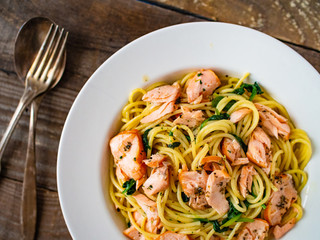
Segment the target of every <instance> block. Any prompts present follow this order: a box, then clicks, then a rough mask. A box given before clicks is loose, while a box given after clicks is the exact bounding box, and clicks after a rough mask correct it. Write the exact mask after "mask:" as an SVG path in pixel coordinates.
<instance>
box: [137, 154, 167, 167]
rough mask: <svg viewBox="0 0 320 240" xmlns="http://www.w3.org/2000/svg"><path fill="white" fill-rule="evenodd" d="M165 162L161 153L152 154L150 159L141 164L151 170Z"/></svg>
mask: <svg viewBox="0 0 320 240" xmlns="http://www.w3.org/2000/svg"><path fill="white" fill-rule="evenodd" d="M164 160H166V156H165V155H163V154H161V153H156V154H152V155H151V156H150V159H146V160H143V162H144V163H145V164H146V165H147V166H148V167H151V168H156V167H160V166H161V165H162V162H163V161H164Z"/></svg>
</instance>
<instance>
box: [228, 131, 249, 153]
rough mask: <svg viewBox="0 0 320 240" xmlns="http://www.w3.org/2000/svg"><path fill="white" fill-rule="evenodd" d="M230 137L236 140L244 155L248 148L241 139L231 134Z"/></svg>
mask: <svg viewBox="0 0 320 240" xmlns="http://www.w3.org/2000/svg"><path fill="white" fill-rule="evenodd" d="M231 135H232V136H234V137H235V139H236V140H237V142H238V143H239V144H240V146H241V148H242V149H243V151H244V152H245V153H246V152H247V151H248V146H247V145H246V144H245V143H244V142H243V140H242V139H241V137H238V136H237V135H235V134H231Z"/></svg>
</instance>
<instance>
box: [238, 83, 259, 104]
mask: <svg viewBox="0 0 320 240" xmlns="http://www.w3.org/2000/svg"><path fill="white" fill-rule="evenodd" d="M244 90H247V91H248V92H251V95H250V97H249V100H250V101H252V100H253V98H254V97H255V96H256V95H257V94H262V93H263V91H262V90H261V88H260V86H259V84H258V83H257V82H255V83H254V84H249V83H242V84H241V86H240V88H236V89H235V90H233V93H235V94H238V95H242V94H244V92H245V91H244Z"/></svg>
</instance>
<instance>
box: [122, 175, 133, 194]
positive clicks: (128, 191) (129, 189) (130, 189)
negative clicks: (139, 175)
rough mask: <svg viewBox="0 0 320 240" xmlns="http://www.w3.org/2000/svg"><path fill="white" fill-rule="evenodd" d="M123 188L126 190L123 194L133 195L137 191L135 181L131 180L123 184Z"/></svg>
mask: <svg viewBox="0 0 320 240" xmlns="http://www.w3.org/2000/svg"><path fill="white" fill-rule="evenodd" d="M122 187H123V188H124V190H123V192H122V193H123V194H126V195H132V194H133V193H134V192H135V191H136V181H135V180H134V179H130V180H128V181H126V182H124V183H123V185H122Z"/></svg>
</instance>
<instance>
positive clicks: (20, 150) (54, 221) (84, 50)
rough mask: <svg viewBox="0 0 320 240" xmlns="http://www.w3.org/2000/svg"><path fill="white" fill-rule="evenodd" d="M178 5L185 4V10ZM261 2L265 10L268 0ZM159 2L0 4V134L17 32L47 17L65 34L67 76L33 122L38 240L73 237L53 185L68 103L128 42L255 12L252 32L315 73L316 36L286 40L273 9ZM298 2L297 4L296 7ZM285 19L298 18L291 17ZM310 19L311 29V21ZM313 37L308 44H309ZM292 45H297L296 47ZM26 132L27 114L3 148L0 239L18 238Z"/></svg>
mask: <svg viewBox="0 0 320 240" xmlns="http://www.w3.org/2000/svg"><path fill="white" fill-rule="evenodd" d="M182 2H185V3H184V4H182ZM226 2H227V1H226ZM265 2H266V3H265V4H267V3H270V2H271V0H266V1H265ZM294 2H296V1H294ZM157 3H161V6H157V5H154V4H149V3H148V2H146V1H144V2H142V1H136V0H118V1H112V0H96V1H90V0H69V1H64V0H49V1H45V0H32V1H16V0H14V1H10V0H1V4H0V12H1V14H0V31H1V35H0V135H1V136H2V134H3V132H4V130H5V128H6V127H7V124H8V122H9V120H10V118H11V116H12V114H13V112H14V110H15V108H16V106H17V104H18V101H19V98H20V96H21V95H22V92H23V84H22V82H21V81H20V80H18V78H17V75H16V74H15V70H14V63H13V51H14V40H15V37H16V34H17V32H18V30H19V27H20V26H21V25H22V23H23V22H24V21H26V20H27V19H29V18H32V17H35V16H47V17H49V18H51V19H52V20H53V21H55V22H56V23H57V24H59V25H61V26H63V27H64V28H65V29H66V30H67V31H69V33H70V34H69V39H68V43H67V65H66V70H65V73H64V75H63V78H62V80H61V81H60V83H59V84H58V86H57V87H56V88H55V89H53V90H52V91H51V92H49V93H48V94H47V95H46V96H45V98H44V100H43V102H42V104H41V107H40V110H39V116H38V124H37V136H36V158H37V184H38V185H37V186H38V199H37V201H38V223H37V233H36V239H49V240H50V239H70V238H71V237H70V235H69V234H68V230H67V228H66V225H65V222H64V220H63V217H62V213H61V210H60V206H59V200H58V195H57V185H56V159H57V151H58V145H59V140H60V136H61V132H62V128H63V125H64V122H65V119H66V117H67V114H68V111H69V109H70V107H71V105H72V103H73V101H74V100H75V98H76V96H77V94H78V93H79V91H80V90H81V88H82V87H83V85H84V84H85V83H86V81H87V80H88V78H89V77H90V76H91V74H92V73H93V72H94V71H95V70H96V69H97V68H98V67H99V66H100V65H101V64H102V63H103V62H104V61H105V60H106V59H107V58H108V57H110V56H111V55H112V54H113V53H114V52H116V51H117V50H118V49H120V48H121V47H122V46H124V45H126V44H127V43H129V42H131V41H132V40H134V39H136V38H138V37H140V36H142V35H144V34H146V33H149V32H151V31H153V30H156V29H159V28H162V27H165V26H169V25H174V24H178V23H184V22H192V21H203V20H204V19H216V20H220V21H225V22H235V23H239V21H244V20H245V19H246V14H245V12H243V11H244V9H248V8H252V10H251V11H252V14H256V15H252V16H259V12H263V19H264V21H263V23H264V25H263V26H261V28H260V25H259V24H258V21H257V20H258V17H255V19H256V21H255V22H256V24H257V25H256V26H254V25H252V26H251V27H254V28H256V29H259V30H263V31H264V32H267V33H270V32H278V35H279V34H280V35H281V36H282V35H283V36H284V37H283V36H282V37H281V36H280V35H279V36H278V35H274V36H276V37H278V38H280V39H283V40H286V41H287V44H288V45H289V46H290V47H292V48H294V49H295V50H296V51H297V52H299V53H300V54H301V55H302V56H304V57H305V58H306V59H307V60H308V61H309V62H310V63H311V64H312V65H313V66H314V67H315V68H316V69H317V70H318V71H320V53H319V51H314V50H311V49H308V48H314V49H318V48H317V47H315V46H314V45H312V44H311V42H313V44H314V40H315V36H314V34H313V33H311V32H310V31H309V32H308V31H305V30H303V31H302V30H301V31H302V33H303V34H304V36H305V41H297V40H296V39H298V38H297V36H296V35H290V34H291V33H288V32H286V31H284V30H283V27H282V26H279V27H277V26H276V25H275V24H273V22H274V20H272V19H271V18H275V19H281V18H282V17H283V13H282V11H274V12H273V14H275V16H272V15H271V13H270V12H269V13H268V11H270V10H269V9H268V8H267V7H266V6H265V4H263V6H258V5H257V4H255V3H254V1H244V0H241V1H235V0H231V1H228V3H224V1H222V0H216V1H205V0H198V1H176V0H173V1H166V0H163V1H157ZM231 3H233V4H235V6H234V7H230V6H229V5H228V4H231ZM279 3H281V4H282V5H283V6H287V5H288V4H289V3H288V4H287V3H286V2H285V1H279ZM179 4H180V5H179ZM181 4H182V5H181ZM205 4H207V6H205ZM210 4H211V5H212V6H213V7H212V6H211V5H210ZM286 4H287V5H286ZM296 4H297V5H298V3H296ZM299 4H300V2H299ZM310 4H311V5H312V4H314V3H310ZM251 5H252V6H251ZM312 6H313V5H312ZM172 8H174V9H173V10H174V11H173V10H172ZM228 8H229V10H228ZM236 8H237V9H238V10H239V11H238V13H237V14H235V13H236V12H235V9H236ZM248 11H249V10H248ZM264 11H265V13H264ZM310 11H313V13H312V14H309V15H308V18H310V19H311V18H312V19H313V16H314V11H316V12H317V13H318V15H317V16H316V17H318V16H319V9H318V5H317V6H315V8H314V9H313V10H310ZM247 13H248V12H247ZM290 14H292V16H295V15H294V14H293V13H292V11H290ZM236 15H238V16H236ZM250 16H251V15H250ZM295 21H298V19H296V20H295ZM299 21H300V20H299ZM310 21H311V22H312V23H313V24H314V25H316V23H314V22H313V20H310ZM241 24H244V25H246V24H247V25H248V26H249V25H250V22H249V20H248V19H247V22H245V21H244V22H241ZM251 24H253V23H251ZM299 24H300V22H299ZM287 27H290V26H289V25H288V26H287ZM309 28H310V27H309ZM310 29H311V28H310ZM309 38H310V39H309ZM311 39H313V40H312V41H311ZM292 43H293V44H292ZM297 44H301V46H298V45H297ZM28 126H29V111H28V109H27V110H26V112H25V113H24V114H23V116H22V118H21V120H20V122H19V124H18V126H17V128H16V130H15V132H14V134H13V136H12V139H11V141H10V142H9V144H8V148H7V149H6V151H5V154H4V158H3V161H2V172H1V178H0V239H9V240H10V239H19V230H20V224H19V217H20V216H19V209H20V198H21V185H22V179H23V171H24V162H25V157H26V146H27V133H28Z"/></svg>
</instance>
